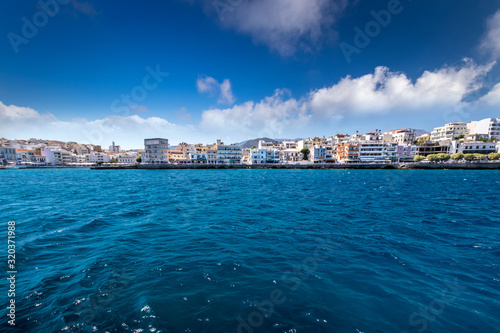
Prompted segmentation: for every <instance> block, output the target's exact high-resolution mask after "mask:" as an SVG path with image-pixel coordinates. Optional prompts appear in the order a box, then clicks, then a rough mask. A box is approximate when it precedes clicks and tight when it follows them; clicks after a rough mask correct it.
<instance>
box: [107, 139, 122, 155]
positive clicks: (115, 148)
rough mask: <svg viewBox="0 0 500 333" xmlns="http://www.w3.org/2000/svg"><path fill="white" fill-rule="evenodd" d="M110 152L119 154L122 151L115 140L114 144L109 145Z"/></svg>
mask: <svg viewBox="0 0 500 333" xmlns="http://www.w3.org/2000/svg"><path fill="white" fill-rule="evenodd" d="M109 152H110V153H111V154H118V153H119V152H120V146H117V145H115V142H114V141H113V144H112V145H111V146H109Z"/></svg>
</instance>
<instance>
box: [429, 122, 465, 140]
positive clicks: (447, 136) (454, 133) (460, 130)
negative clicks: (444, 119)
mask: <svg viewBox="0 0 500 333" xmlns="http://www.w3.org/2000/svg"><path fill="white" fill-rule="evenodd" d="M467 134H469V132H468V130H467V124H466V123H449V124H446V125H444V126H443V127H436V128H435V129H434V130H433V131H432V133H431V141H434V142H437V141H452V140H455V139H456V138H457V137H458V136H462V135H463V136H467Z"/></svg>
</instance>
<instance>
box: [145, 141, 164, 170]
mask: <svg viewBox="0 0 500 333" xmlns="http://www.w3.org/2000/svg"><path fill="white" fill-rule="evenodd" d="M144 150H145V154H144V157H145V158H144V159H143V161H142V163H145V164H165V163H168V162H169V159H168V156H169V154H168V140H167V139H163V138H155V139H145V140H144Z"/></svg>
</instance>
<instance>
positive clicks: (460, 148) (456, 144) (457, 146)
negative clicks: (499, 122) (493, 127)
mask: <svg viewBox="0 0 500 333" xmlns="http://www.w3.org/2000/svg"><path fill="white" fill-rule="evenodd" d="M499 146H500V145H499V144H498V143H495V142H482V141H468V142H460V141H453V142H452V143H451V145H450V154H451V155H453V154H458V153H463V154H484V155H488V154H490V153H496V152H497V151H498V147H499Z"/></svg>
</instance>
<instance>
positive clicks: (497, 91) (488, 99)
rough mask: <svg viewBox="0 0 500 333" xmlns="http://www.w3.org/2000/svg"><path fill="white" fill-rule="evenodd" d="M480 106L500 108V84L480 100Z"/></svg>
mask: <svg viewBox="0 0 500 333" xmlns="http://www.w3.org/2000/svg"><path fill="white" fill-rule="evenodd" d="M478 102H479V104H482V105H487V106H496V107H500V83H498V84H497V85H495V86H494V87H493V88H492V89H491V90H490V91H489V92H488V93H487V94H486V95H484V96H483V97H481V98H480V99H479V101H478Z"/></svg>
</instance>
